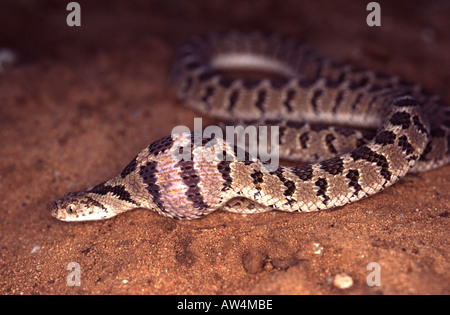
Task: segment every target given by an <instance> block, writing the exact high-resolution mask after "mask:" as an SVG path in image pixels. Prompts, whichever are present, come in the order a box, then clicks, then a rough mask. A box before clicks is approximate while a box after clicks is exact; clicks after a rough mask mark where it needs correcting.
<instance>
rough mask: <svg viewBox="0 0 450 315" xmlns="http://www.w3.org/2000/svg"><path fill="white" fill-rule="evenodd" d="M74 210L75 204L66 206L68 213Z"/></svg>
mask: <svg viewBox="0 0 450 315" xmlns="http://www.w3.org/2000/svg"><path fill="white" fill-rule="evenodd" d="M74 211H75V205H73V204H70V205H68V206H67V212H68V213H73V212H74Z"/></svg>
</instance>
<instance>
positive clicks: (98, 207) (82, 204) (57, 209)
mask: <svg viewBox="0 0 450 315" xmlns="http://www.w3.org/2000/svg"><path fill="white" fill-rule="evenodd" d="M50 212H51V215H52V216H53V217H54V218H56V219H58V220H61V221H66V222H76V221H92V220H104V219H108V218H110V217H113V216H115V215H116V214H117V213H115V212H114V211H112V210H111V209H110V208H109V207H107V206H105V205H103V204H102V203H101V202H99V201H96V200H95V199H94V198H93V197H92V196H90V192H89V191H76V192H71V193H68V194H66V195H64V196H63V197H61V198H59V199H57V200H55V201H54V202H53V203H52V205H51V207H50Z"/></svg>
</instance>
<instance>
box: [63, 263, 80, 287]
mask: <svg viewBox="0 0 450 315" xmlns="http://www.w3.org/2000/svg"><path fill="white" fill-rule="evenodd" d="M67 270H68V271H71V273H69V274H68V275H67V278H66V283H67V285H68V286H69V287H79V286H81V267H80V264H79V263H77V262H70V263H68V264H67Z"/></svg>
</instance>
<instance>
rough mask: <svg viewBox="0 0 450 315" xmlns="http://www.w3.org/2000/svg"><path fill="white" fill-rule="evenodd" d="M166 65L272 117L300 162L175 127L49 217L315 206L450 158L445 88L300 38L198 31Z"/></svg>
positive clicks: (177, 75)
mask: <svg viewBox="0 0 450 315" xmlns="http://www.w3.org/2000/svg"><path fill="white" fill-rule="evenodd" d="M171 76H172V82H173V87H174V89H175V91H176V94H177V96H178V97H179V98H180V100H181V101H182V102H183V103H185V104H186V105H187V106H188V107H189V108H191V109H192V110H194V111H196V112H198V113H200V114H205V115H208V116H210V117H213V118H216V119H218V120H220V121H223V122H225V123H226V124H228V123H241V124H245V126H256V125H266V126H277V127H278V134H277V139H278V142H279V146H278V152H279V155H280V157H281V158H282V159H287V160H290V159H293V160H298V161H299V162H298V163H295V165H294V166H286V165H280V166H277V167H276V168H274V169H268V168H266V166H267V161H262V160H261V159H259V158H258V157H255V156H251V155H249V154H246V153H247V151H246V149H245V148H242V147H239V146H237V145H235V144H234V143H230V141H225V140H223V139H221V137H215V136H214V137H213V136H212V134H211V135H204V134H201V133H200V134H199V133H195V132H188V131H187V132H181V133H172V134H171V135H169V136H166V137H164V138H162V139H159V140H157V141H155V142H153V143H151V144H150V145H148V146H147V147H145V148H144V149H143V150H142V151H141V152H140V153H139V154H138V155H137V156H136V157H135V158H134V159H133V160H132V161H131V162H130V163H129V164H128V165H127V166H126V167H125V168H124V169H123V171H122V172H121V173H120V174H118V175H117V176H115V177H113V178H112V179H110V180H107V181H104V182H102V183H100V184H98V185H95V186H93V187H89V188H86V189H84V190H79V191H75V192H70V193H67V194H65V195H64V196H62V197H61V198H59V199H57V200H56V201H54V202H53V203H52V205H51V207H50V212H51V214H52V216H53V217H55V218H56V219H59V220H62V221H89V220H102V219H108V218H111V217H114V216H116V215H118V214H120V213H123V212H126V211H129V210H133V209H137V208H144V209H150V210H153V211H155V212H157V213H158V214H160V215H163V216H166V217H170V218H174V219H195V218H200V217H203V216H205V215H207V214H209V213H211V212H213V211H215V210H217V209H222V210H224V211H229V212H234V213H241V214H246V213H260V212H265V211H271V210H280V211H287V212H311V211H318V210H324V209H331V208H335V207H341V206H344V205H346V204H348V203H350V202H355V201H358V200H360V199H362V198H365V197H368V196H371V195H373V194H375V193H377V192H380V191H382V190H384V189H386V188H388V187H389V186H391V185H392V184H394V183H396V182H397V181H398V180H399V179H400V178H402V177H403V176H405V175H406V174H407V173H409V172H422V171H427V170H430V169H434V168H437V167H440V166H443V165H445V164H447V163H448V162H449V160H450V106H449V104H448V103H446V102H445V101H444V100H443V99H442V98H441V97H440V96H439V95H436V94H434V93H431V92H429V91H428V90H426V89H424V88H423V87H422V86H420V85H419V84H415V83H411V82H408V81H405V80H404V79H402V78H400V77H398V76H395V75H390V74H386V73H384V72H381V71H378V70H371V69H365V68H362V67H360V66H356V65H351V64H346V63H341V62H337V61H333V60H331V59H328V58H326V57H323V56H322V55H321V54H319V53H318V52H316V51H315V50H314V49H312V48H310V47H309V46H308V45H306V44H303V43H301V42H299V41H297V40H296V39H294V38H290V37H285V36H281V35H278V34H265V33H262V32H258V31H247V32H243V31H225V32H215V33H208V34H205V35H199V36H195V37H193V38H192V39H190V40H188V41H187V42H186V43H185V44H184V45H182V46H181V48H180V49H179V51H178V53H177V54H176V56H175V62H174V66H173V70H172V74H171ZM242 152H244V153H243V154H241V153H242ZM180 155H181V156H182V158H180ZM242 157H244V158H242ZM301 160H303V161H302V162H300V161H301Z"/></svg>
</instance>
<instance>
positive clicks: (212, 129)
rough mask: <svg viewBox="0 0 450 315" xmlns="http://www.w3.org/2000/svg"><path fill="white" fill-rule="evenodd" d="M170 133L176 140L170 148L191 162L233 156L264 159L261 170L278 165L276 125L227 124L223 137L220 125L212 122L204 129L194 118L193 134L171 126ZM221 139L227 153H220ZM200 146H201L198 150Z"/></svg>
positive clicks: (268, 170) (173, 153) (177, 157)
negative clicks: (173, 148) (205, 140)
mask: <svg viewBox="0 0 450 315" xmlns="http://www.w3.org/2000/svg"><path fill="white" fill-rule="evenodd" d="M171 134H172V137H173V138H174V139H178V140H177V143H176V146H174V147H175V148H176V149H175V150H173V151H172V155H173V158H174V159H175V160H177V161H181V160H184V161H190V160H191V159H192V157H193V159H194V160H195V159H197V160H203V161H211V160H213V159H219V160H221V161H223V160H226V161H231V160H232V159H233V156H235V157H236V158H237V160H238V161H246V160H248V159H250V160H252V161H256V160H257V159H259V160H261V161H262V162H264V165H263V166H262V169H261V170H262V171H267V172H273V171H275V170H277V169H278V166H279V127H278V126H270V127H268V126H259V127H256V126H246V127H244V126H226V127H225V137H224V131H223V129H222V128H221V127H219V126H214V125H212V126H208V127H206V128H205V129H203V128H202V119H201V118H195V119H194V133H193V136H191V130H190V129H189V128H188V127H186V126H177V127H175V128H173V129H172V133H171ZM269 134H270V137H269ZM181 135H184V136H181ZM269 138H270V139H269ZM204 139H209V141H208V143H206V144H203V143H202V142H203V140H204ZM247 140H248V141H247ZM192 141H193V143H191V142H192ZM224 142H225V143H226V145H225V146H226V147H227V148H228V150H229V151H228V152H227V154H223V147H224ZM202 146H203V147H204V149H203V150H201V151H200V150H198V149H199V148H201V147H202ZM235 148H236V149H235ZM269 148H270V150H269ZM196 150H197V151H196Z"/></svg>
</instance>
